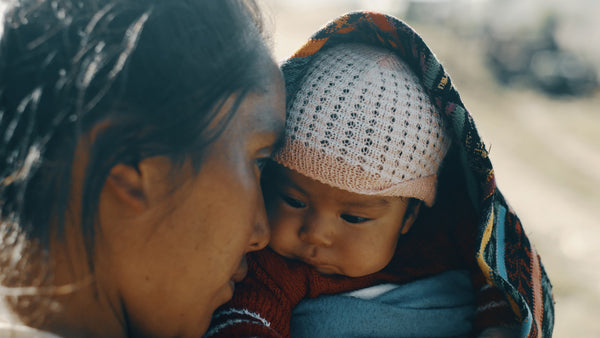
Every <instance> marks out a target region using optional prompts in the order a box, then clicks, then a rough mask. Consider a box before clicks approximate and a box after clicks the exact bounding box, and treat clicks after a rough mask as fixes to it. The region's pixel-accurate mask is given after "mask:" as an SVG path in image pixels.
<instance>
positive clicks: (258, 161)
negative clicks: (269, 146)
mask: <svg viewBox="0 0 600 338" xmlns="http://www.w3.org/2000/svg"><path fill="white" fill-rule="evenodd" d="M270 159H271V157H270V156H267V157H259V158H257V159H256V160H254V161H255V163H256V167H257V168H258V171H260V172H262V171H263V169H264V168H265V166H266V165H267V163H269V160H270Z"/></svg>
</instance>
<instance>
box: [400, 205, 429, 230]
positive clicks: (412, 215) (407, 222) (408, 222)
mask: <svg viewBox="0 0 600 338" xmlns="http://www.w3.org/2000/svg"><path fill="white" fill-rule="evenodd" d="M421 204H423V202H422V201H420V200H418V199H414V198H411V199H410V200H409V201H408V205H407V206H406V212H405V213H404V218H403V221H402V223H403V224H402V229H401V230H400V233H401V234H402V235H404V234H406V233H407V232H408V230H410V228H412V225H413V224H414V223H415V221H416V220H417V217H418V216H419V211H420V210H421Z"/></svg>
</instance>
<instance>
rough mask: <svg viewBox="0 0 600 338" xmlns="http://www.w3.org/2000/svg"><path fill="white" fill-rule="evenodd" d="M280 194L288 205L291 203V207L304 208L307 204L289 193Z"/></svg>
mask: <svg viewBox="0 0 600 338" xmlns="http://www.w3.org/2000/svg"><path fill="white" fill-rule="evenodd" d="M279 196H280V197H281V200H283V202H284V203H285V204H287V205H289V206H290V207H292V208H294V209H302V208H305V207H306V204H305V203H304V202H302V201H300V200H298V199H295V198H293V197H291V196H289V195H286V194H281V193H280V194H279Z"/></svg>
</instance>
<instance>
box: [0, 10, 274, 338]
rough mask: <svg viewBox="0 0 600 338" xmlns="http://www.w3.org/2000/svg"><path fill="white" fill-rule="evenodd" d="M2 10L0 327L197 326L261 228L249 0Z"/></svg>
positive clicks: (166, 329) (260, 133) (255, 33)
mask: <svg viewBox="0 0 600 338" xmlns="http://www.w3.org/2000/svg"><path fill="white" fill-rule="evenodd" d="M3 26H4V34H3V36H2V40H1V45H0V62H1V64H0V72H1V74H0V100H1V101H0V158H1V162H0V170H1V176H0V179H1V184H0V200H1V202H0V207H1V214H0V217H1V228H0V231H1V234H2V242H1V243H2V244H1V248H0V249H1V251H0V252H1V253H0V278H1V280H0V282H1V285H2V289H0V291H1V293H2V294H3V295H4V296H5V297H2V298H4V300H5V302H4V304H3V305H2V306H0V308H2V309H3V311H0V316H3V317H4V318H2V317H0V319H3V320H4V324H3V325H1V326H0V333H1V332H7V331H1V329H4V330H7V329H8V330H12V333H13V334H16V333H18V332H26V331H27V330H28V329H26V328H35V329H38V330H40V331H44V332H52V333H55V334H58V335H65V336H115V337H116V336H127V335H152V336H174V335H184V336H190V335H193V336H199V335H202V333H203V332H204V331H205V330H206V327H207V326H208V324H209V321H210V316H211V314H212V312H213V311H214V309H215V308H216V307H218V306H219V305H221V304H222V303H224V302H226V301H227V300H228V299H229V298H230V297H231V295H232V292H233V284H234V282H235V281H239V280H240V279H241V278H243V277H244V275H245V273H246V264H245V258H244V254H245V253H247V252H249V251H253V250H258V249H261V248H263V247H264V246H265V245H266V243H267V241H268V237H269V233H268V229H267V228H266V220H265V215H264V205H263V202H262V193H261V191H260V186H259V179H260V171H261V167H262V163H263V162H264V160H265V159H267V158H268V157H269V156H270V154H271V152H272V150H273V147H274V145H275V143H276V140H277V139H278V137H279V135H280V133H281V132H282V129H283V123H284V94H283V83H282V79H281V75H280V72H279V70H278V68H277V66H276V64H275V63H274V62H273V60H272V57H271V56H270V54H269V51H268V49H267V48H266V47H265V43H264V41H263V39H262V36H261V25H260V16H259V13H258V11H257V8H256V6H255V4H254V3H252V2H249V1H244V2H242V1H241V0H239V1H236V0H226V1H223V0H221V1H199V0H187V1H185V0H170V1H164V0H93V1H75V0H72V1H69V0H56V1H42V0H21V1H19V2H16V3H14V4H13V5H12V6H11V8H10V9H9V10H8V11H7V12H6V14H5V17H4V22H3ZM0 322H2V320H0ZM7 323H8V324H7ZM40 331H38V333H40Z"/></svg>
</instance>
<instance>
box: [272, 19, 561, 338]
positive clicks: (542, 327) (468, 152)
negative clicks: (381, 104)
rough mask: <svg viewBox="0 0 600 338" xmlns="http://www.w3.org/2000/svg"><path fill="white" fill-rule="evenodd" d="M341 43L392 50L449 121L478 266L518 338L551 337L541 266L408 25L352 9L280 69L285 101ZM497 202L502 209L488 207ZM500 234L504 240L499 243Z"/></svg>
mask: <svg viewBox="0 0 600 338" xmlns="http://www.w3.org/2000/svg"><path fill="white" fill-rule="evenodd" d="M343 42H361V43H366V44H373V45H377V46H380V47H384V48H387V49H389V50H392V51H394V52H395V53H396V54H397V55H398V56H399V57H400V58H402V59H403V60H404V61H405V62H406V63H407V64H408V65H409V66H410V67H411V68H412V70H413V71H414V72H415V74H416V75H417V76H418V77H419V78H420V79H421V81H422V83H423V85H424V87H425V89H426V91H427V93H428V94H429V95H430V97H431V100H432V102H433V103H434V104H435V105H436V106H437V108H438V109H439V111H440V112H441V113H442V115H443V116H444V118H445V119H446V120H447V122H449V123H448V125H449V126H450V129H451V133H452V134H453V135H452V136H453V140H454V142H455V143H456V144H457V146H459V147H460V153H461V159H462V162H463V167H464V169H465V176H466V178H467V185H468V190H469V194H470V197H471V199H472V201H473V204H474V206H475V208H476V209H477V210H478V212H479V230H478V239H479V242H480V244H481V245H480V251H479V252H478V257H480V258H481V260H479V263H480V267H481V269H482V271H483V272H484V274H485V275H486V276H487V278H488V280H489V282H490V283H493V284H494V285H496V286H497V287H498V288H499V289H500V290H501V291H503V292H504V293H505V294H506V295H507V298H508V299H509V301H510V302H511V304H512V305H513V310H514V311H515V312H516V313H517V315H519V316H520V317H521V319H522V322H523V323H524V324H525V327H524V336H527V337H550V336H551V335H552V328H553V325H554V301H553V297H552V286H551V284H550V281H549V279H548V276H547V275H546V272H545V270H544V267H543V265H542V264H541V261H539V260H538V259H537V254H536V253H535V249H534V248H533V246H532V245H531V243H530V242H529V239H528V238H527V236H526V234H525V232H524V231H523V229H522V227H521V223H520V221H519V219H518V217H517V216H516V215H515V214H514V212H513V211H512V210H511V209H510V208H508V207H507V204H506V202H505V201H504V197H503V196H502V194H501V193H500V191H499V190H498V189H496V181H495V178H494V171H493V168H492V164H491V162H490V160H489V158H488V152H487V150H486V148H485V145H484V143H483V142H482V141H481V139H480V137H479V134H478V132H477V129H476V127H475V123H474V121H473V118H472V116H471V114H470V113H469V112H468V111H467V109H466V108H465V106H464V104H463V103H462V101H461V99H460V96H459V94H458V92H457V91H456V89H455V88H454V86H453V85H452V81H451V79H450V77H449V76H448V74H447V73H446V72H445V71H444V68H443V66H442V65H441V64H440V63H439V61H438V60H437V59H436V57H435V56H434V54H433V53H432V52H431V50H430V49H429V48H428V47H427V45H426V44H425V42H424V41H423V40H422V38H421V37H420V36H419V35H418V34H417V33H416V32H415V31H414V30H413V29H412V28H411V27H409V26H408V25H406V24H405V23H403V22H402V21H400V20H399V19H397V18H394V17H391V16H387V15H383V14H379V13H374V12H353V13H349V14H346V15H344V16H342V17H340V18H338V19H336V20H334V21H332V22H330V23H329V24H328V25H327V26H325V27H324V28H322V29H321V30H319V31H318V32H317V33H315V34H314V35H313V36H312V37H311V39H310V40H309V41H308V42H307V43H306V44H305V45H304V46H303V47H302V48H300V49H299V50H298V51H297V52H296V53H295V54H294V55H293V56H292V57H291V58H290V59H288V60H287V61H286V62H285V63H284V64H283V65H282V67H281V69H282V71H283V72H284V75H285V79H286V89H287V95H288V98H289V97H293V95H295V93H296V91H297V89H298V86H299V85H300V84H301V83H302V79H303V77H304V75H305V72H306V69H307V67H306V65H307V64H309V63H310V62H311V60H312V57H313V56H314V54H315V53H318V52H319V50H322V49H326V48H329V47H331V46H332V45H336V44H339V43H343ZM496 203H499V205H501V206H502V208H495V207H494V205H495V204H496ZM503 210H504V211H503ZM499 215H500V218H498V216H499ZM499 233H502V234H503V235H504V240H502V238H501V237H499V236H498V234H499ZM500 270H502V271H504V272H502V271H500ZM533 271H539V272H540V276H541V277H540V278H539V279H538V280H531V278H532V272H533ZM536 295H538V296H539V295H541V297H542V299H543V302H542V304H535V305H536V306H537V307H535V309H537V311H534V302H535V299H536V298H535V297H536ZM540 306H542V307H541V308H540ZM528 323H530V325H529V324H528Z"/></svg>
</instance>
